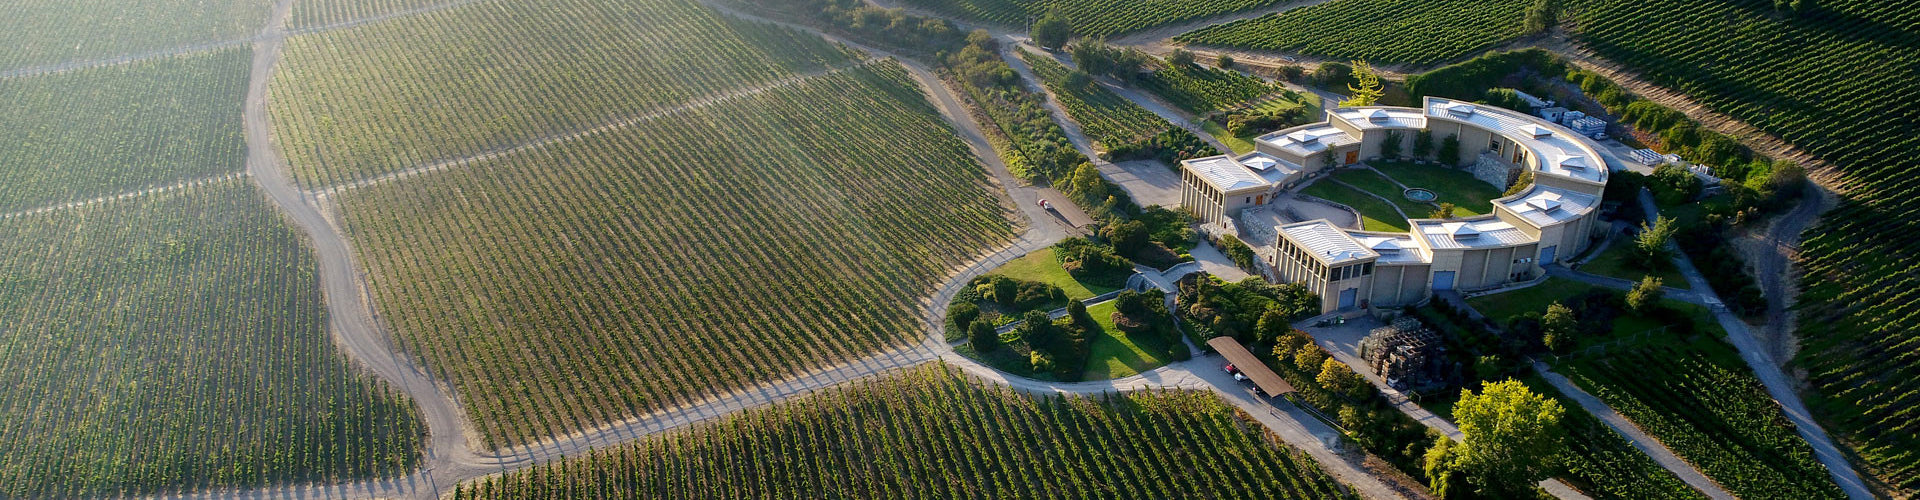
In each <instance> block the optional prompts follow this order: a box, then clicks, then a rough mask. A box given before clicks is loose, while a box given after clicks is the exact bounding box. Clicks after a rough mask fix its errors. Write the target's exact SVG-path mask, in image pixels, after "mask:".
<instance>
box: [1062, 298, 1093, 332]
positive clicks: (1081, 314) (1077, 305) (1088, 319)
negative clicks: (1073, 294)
mask: <svg viewBox="0 0 1920 500" xmlns="http://www.w3.org/2000/svg"><path fill="white" fill-rule="evenodd" d="M1067 319H1069V320H1071V321H1073V326H1074V327H1077V328H1088V329H1090V328H1096V327H1098V324H1097V323H1094V322H1093V316H1092V315H1089V314H1087V304H1086V303H1085V302H1081V301H1078V300H1069V301H1067Z"/></svg>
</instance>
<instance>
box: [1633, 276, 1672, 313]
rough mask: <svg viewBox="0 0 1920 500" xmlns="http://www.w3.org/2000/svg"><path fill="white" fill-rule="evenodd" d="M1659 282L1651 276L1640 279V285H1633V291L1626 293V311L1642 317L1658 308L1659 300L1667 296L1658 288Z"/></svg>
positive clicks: (1664, 291)
mask: <svg viewBox="0 0 1920 500" xmlns="http://www.w3.org/2000/svg"><path fill="white" fill-rule="evenodd" d="M1661 281H1662V280H1661V279H1660V278H1656V277H1653V276H1648V277H1645V278H1641V279H1640V283H1638V284H1635V285H1633V290H1629V291H1627V309H1629V310H1632V311H1633V312H1634V314H1639V315H1642V316H1645V315H1647V314H1650V313H1652V312H1653V310H1654V309H1655V308H1657V307H1659V306H1660V299H1661V298H1662V297H1664V296H1666V294H1667V292H1666V290H1665V289H1662V288H1660V286H1661V285H1662V282H1661Z"/></svg>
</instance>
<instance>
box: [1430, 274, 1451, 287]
mask: <svg viewBox="0 0 1920 500" xmlns="http://www.w3.org/2000/svg"><path fill="white" fill-rule="evenodd" d="M1433 289H1434V290H1452V289H1453V271H1440V272H1437V273H1433Z"/></svg>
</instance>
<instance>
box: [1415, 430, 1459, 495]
mask: <svg viewBox="0 0 1920 500" xmlns="http://www.w3.org/2000/svg"><path fill="white" fill-rule="evenodd" d="M1460 449H1461V447H1460V444H1459V443H1455V442H1454V441H1453V440H1452V439H1449V438H1447V436H1445V435H1440V436H1436V437H1435V438H1434V442H1433V447H1431V448H1427V455H1426V464H1425V466H1424V467H1423V468H1422V470H1423V472H1425V473H1426V476H1427V489H1428V490H1429V491H1432V492H1433V496H1434V498H1440V499H1443V500H1444V499H1452V498H1462V497H1465V496H1466V495H1465V484H1464V483H1465V482H1466V479H1465V478H1463V477H1461V475H1460V471H1459V469H1458V466H1457V465H1456V464H1458V463H1459V461H1460Z"/></svg>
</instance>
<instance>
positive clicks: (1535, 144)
mask: <svg viewBox="0 0 1920 500" xmlns="http://www.w3.org/2000/svg"><path fill="white" fill-rule="evenodd" d="M1463 109H1465V110H1471V111H1467V112H1464V113H1463V112H1462V110H1463ZM1427 116H1430V117H1439V118H1447V119H1451V120H1457V121H1462V122H1466V123H1471V124H1473V125H1474V126H1477V127H1480V128H1483V129H1486V130H1491V131H1493V132H1494V133H1497V134H1500V135H1502V136H1504V137H1506V138H1508V139H1512V140H1513V141H1514V142H1516V143H1519V144H1520V145H1521V146H1522V147H1525V148H1527V149H1528V150H1531V151H1533V156H1534V157H1536V158H1539V159H1540V162H1541V163H1540V165H1541V167H1540V169H1539V171H1540V172H1545V173H1550V174H1554V175H1558V176H1561V177H1571V178H1575V179H1581V180H1585V181H1589V182H1605V181H1606V172H1607V169H1605V168H1597V167H1596V166H1593V165H1591V164H1590V163H1589V164H1587V166H1586V168H1570V167H1568V166H1564V165H1562V164H1561V163H1562V162H1563V161H1565V160H1566V159H1568V158H1587V159H1590V158H1594V157H1597V156H1598V155H1599V153H1597V152H1595V151H1594V150H1593V149H1592V148H1591V147H1590V146H1588V145H1587V144H1586V143H1584V142H1581V141H1582V140H1584V138H1583V137H1581V136H1580V134H1577V133H1574V132H1573V131H1572V130H1565V129H1564V128H1562V127H1560V126H1559V125H1557V124H1554V123H1553V122H1549V121H1546V120H1543V119H1540V118H1538V117H1535V116H1533V115H1529V114H1525V113H1519V112H1513V111H1508V110H1504V109H1499V108H1493V107H1475V106H1474V105H1472V104H1466V103H1461V102H1457V101H1453V100H1449V99H1442V98H1438V97H1428V98H1427ZM1582 161H1585V160H1584V159H1583V160H1582Z"/></svg>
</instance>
